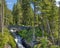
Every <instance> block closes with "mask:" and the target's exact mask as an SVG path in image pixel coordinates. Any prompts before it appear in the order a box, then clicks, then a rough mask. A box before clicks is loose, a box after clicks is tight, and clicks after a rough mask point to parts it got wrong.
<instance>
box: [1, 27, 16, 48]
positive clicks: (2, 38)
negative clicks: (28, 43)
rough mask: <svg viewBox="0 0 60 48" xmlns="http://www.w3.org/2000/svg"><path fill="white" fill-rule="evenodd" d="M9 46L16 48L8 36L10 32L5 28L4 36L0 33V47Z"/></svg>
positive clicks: (11, 38) (12, 39)
mask: <svg viewBox="0 0 60 48" xmlns="http://www.w3.org/2000/svg"><path fill="white" fill-rule="evenodd" d="M7 43H8V44H10V45H11V47H12V48H16V43H15V41H14V38H13V37H12V36H11V35H10V32H9V31H8V30H7V29H6V28H5V29H4V34H3V35H2V33H0V47H1V48H4V45H6V44H7Z"/></svg>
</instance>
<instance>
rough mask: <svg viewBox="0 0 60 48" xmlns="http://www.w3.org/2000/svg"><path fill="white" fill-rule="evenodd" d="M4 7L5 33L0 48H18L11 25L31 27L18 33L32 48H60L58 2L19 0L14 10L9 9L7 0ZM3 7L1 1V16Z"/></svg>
mask: <svg viewBox="0 0 60 48" xmlns="http://www.w3.org/2000/svg"><path fill="white" fill-rule="evenodd" d="M59 4H60V3H59ZM3 5H4V8H3V10H4V13H3V14H4V15H3V16H4V18H3V21H4V23H3V24H4V25H3V31H4V32H3V35H2V32H0V48H8V47H7V46H11V48H17V46H16V42H15V40H14V37H13V36H12V34H11V33H10V31H9V30H8V28H7V26H10V25H12V26H27V27H31V29H25V30H21V31H18V34H19V35H20V36H21V37H22V38H24V39H25V40H26V42H27V44H29V46H30V48H60V6H59V7H57V6H56V0H17V2H16V3H15V4H14V6H13V9H12V10H10V9H8V7H7V4H6V0H3ZM3 5H2V0H0V15H1V13H2V8H1V7H2V6H3ZM0 19H1V18H0ZM0 25H1V22H0ZM0 27H1V26H0ZM0 30H1V29H0Z"/></svg>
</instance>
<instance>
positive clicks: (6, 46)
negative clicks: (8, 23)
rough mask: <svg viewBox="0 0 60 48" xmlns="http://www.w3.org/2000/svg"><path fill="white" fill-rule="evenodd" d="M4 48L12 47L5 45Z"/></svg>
mask: <svg viewBox="0 0 60 48" xmlns="http://www.w3.org/2000/svg"><path fill="white" fill-rule="evenodd" d="M4 48H12V47H11V45H9V44H6V45H5V46H4Z"/></svg>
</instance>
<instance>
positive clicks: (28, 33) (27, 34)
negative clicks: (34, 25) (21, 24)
mask: <svg viewBox="0 0 60 48" xmlns="http://www.w3.org/2000/svg"><path fill="white" fill-rule="evenodd" d="M18 34H19V35H20V36H21V37H22V38H24V39H26V40H27V42H31V40H32V31H31V30H29V31H28V30H22V31H20V32H19V33H18ZM27 38H28V39H27Z"/></svg>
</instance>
